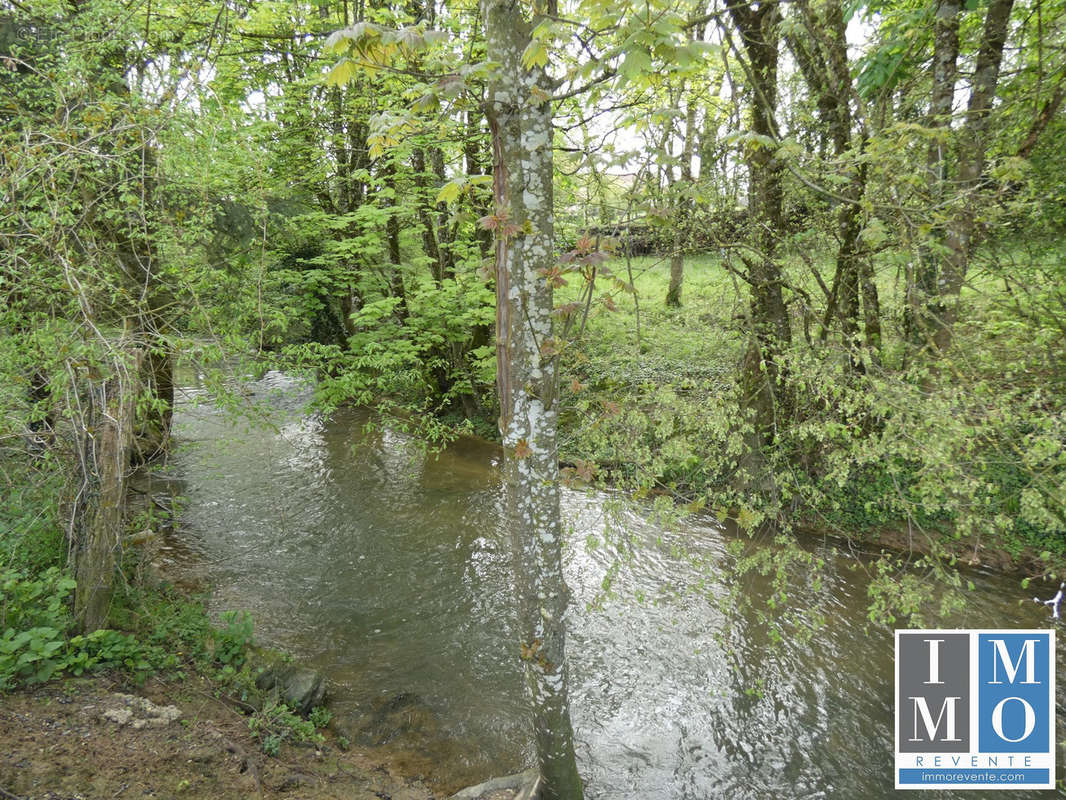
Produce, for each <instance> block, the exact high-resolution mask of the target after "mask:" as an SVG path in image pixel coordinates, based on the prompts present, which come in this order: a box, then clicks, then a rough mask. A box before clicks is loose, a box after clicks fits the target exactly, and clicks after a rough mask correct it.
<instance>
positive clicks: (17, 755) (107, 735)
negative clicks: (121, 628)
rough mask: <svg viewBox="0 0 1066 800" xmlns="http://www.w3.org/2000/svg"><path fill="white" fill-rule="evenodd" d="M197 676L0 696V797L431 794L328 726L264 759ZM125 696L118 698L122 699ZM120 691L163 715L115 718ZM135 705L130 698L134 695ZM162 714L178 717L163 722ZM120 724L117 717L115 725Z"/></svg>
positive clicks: (114, 680)
mask: <svg viewBox="0 0 1066 800" xmlns="http://www.w3.org/2000/svg"><path fill="white" fill-rule="evenodd" d="M220 694H223V693H221V691H220V689H219V687H218V685H217V684H215V683H213V682H212V681H210V680H209V679H208V678H206V677H205V676H203V675H196V674H194V675H189V676H187V677H185V678H183V679H180V680H168V679H165V678H163V677H153V678H151V679H149V680H148V681H147V682H146V683H145V684H144V685H143V686H133V685H130V684H129V682H128V681H127V680H126V679H125V677H124V676H122V675H121V674H117V673H108V674H102V675H96V676H92V677H86V678H72V677H68V678H64V679H62V680H57V681H52V682H50V683H47V684H45V685H43V686H37V687H35V688H31V689H24V690H21V691H18V692H15V693H13V694H10V695H7V696H5V697H4V698H3V702H2V703H0V796H2V797H4V798H7V800H10V799H11V798H19V800H74V798H79V799H80V798H124V797H130V798H132V797H166V798H177V797H180V798H190V800H200V799H201V798H202V800H218V798H238V797H248V798H274V797H285V798H290V799H291V798H297V797H298V798H301V800H333V799H336V800H342V799H343V800H379V799H380V798H384V797H388V798H391V800H432V798H434V797H441V796H446V795H441V794H439V793H436V794H435V792H434V790H433V789H431V788H430V787H429V786H428V785H426V784H425V783H423V782H422V781H420V780H417V779H414V778H408V777H403V776H400V775H396V774H394V773H393V772H391V771H390V770H389V768H388V767H387V766H386V765H384V764H383V763H382V762H381V761H380V760H379V759H377V758H375V757H374V756H373V755H372V754H369V753H367V752H366V751H363V750H360V749H359V748H356V747H353V748H350V749H345V743H344V742H343V741H342V740H341V739H340V738H339V737H338V736H337V735H336V734H335V733H333V732H332V731H329V730H326V731H324V735H323V740H322V741H321V742H320V743H318V744H317V745H305V746H297V745H291V744H288V743H282V744H281V745H280V748H279V751H278V753H277V755H276V756H267V755H266V754H264V753H263V752H262V751H261V749H260V743H259V741H258V740H257V738H256V736H255V735H254V734H253V732H252V730H251V729H250V728H249V724H248V719H249V718H248V717H247V716H246V715H245V714H243V713H242V712H241V711H240V710H237V709H235V708H234V707H233V706H232V704H230V703H227V702H226V701H225V700H223V699H221V698H220ZM123 695H125V696H126V697H123ZM129 696H134V697H138V698H146V699H147V700H148V701H150V703H151V704H153V705H152V706H151V707H150V708H155V709H168V713H166V714H157V715H151V714H150V715H148V716H146V717H144V719H145V721H146V724H143V725H138V720H137V713H136V711H135V712H134V717H133V719H131V720H130V721H128V722H126V723H125V724H120V722H121V720H122V719H123V717H124V716H125V714H123V713H121V712H122V711H123V709H127V708H128V707H130V706H131V703H130V701H129V700H128V699H126V698H128V697H129ZM134 705H137V704H136V703H135V704H134ZM170 717H176V718H174V719H170ZM116 720H118V721H116Z"/></svg>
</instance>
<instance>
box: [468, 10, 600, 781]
mask: <svg viewBox="0 0 1066 800" xmlns="http://www.w3.org/2000/svg"><path fill="white" fill-rule="evenodd" d="M482 11H483V16H484V19H485V30H486V39H487V49H488V53H487V54H488V59H489V61H492V62H495V63H496V64H498V65H499V66H498V68H497V69H496V71H495V73H494V75H493V79H492V80H491V82H490V85H489V89H488V99H487V104H486V111H487V115H488V118H489V124H490V127H491V130H492V135H493V151H494V152H493V155H494V165H493V166H494V183H493V186H494V197H495V205H496V207H495V212H494V214H493V215H492V219H493V223H492V224H493V226H494V227H495V228H496V235H497V239H496V297H497V329H496V337H497V369H498V388H499V393H500V408H501V413H500V432H501V434H502V436H503V442H504V447H505V453H506V456H505V476H506V490H507V503H506V511H507V519H506V521H507V524H508V526H509V529H510V531H511V533H512V536H513V543H514V553H515V588H516V592H517V595H518V605H519V619H520V636H521V642H520V654H521V657H522V659H523V662H524V668H525V673H526V680H527V685H528V688H529V693H530V700H531V710H532V722H533V731H534V738H535V742H536V750H537V760H538V763H539V768H540V772H541V777H542V783H543V786H542V790H541V797H542V798H545V799H546V800H547V799H548V798H560V799H564V798H565V800H575V799H576V798H580V797H581V796H582V789H581V780H580V777H579V776H578V773H577V766H576V763H575V759H574V745H573V730H572V726H571V722H570V710H569V699H568V677H567V662H566V656H565V639H566V636H565V614H566V609H567V605H568V600H569V592H568V590H567V587H566V583H565V581H564V580H563V573H562V524H561V518H560V511H559V481H558V477H559V467H558V453H557V449H556V426H557V409H556V403H555V398H556V391H555V383H556V375H555V359H554V349H553V347H552V317H551V312H552V290H551V287H550V286H549V285H548V283H547V282H546V281H545V279H544V276H545V274H546V273H547V271H548V270H549V269H550V268H551V267H552V266H553V264H554V263H555V246H554V231H553V219H552V167H553V164H552V122H551V105H550V102H547V101H546V100H545V99H544V98H546V97H547V96H548V94H549V93H550V86H549V83H548V80H547V76H546V75H545V74H544V71H543V70H542V69H538V68H527V67H525V66H524V65H523V63H522V53H523V51H524V50H525V48H526V45H527V44H528V43H529V40H530V39H529V35H530V30H531V23H530V21H529V20H527V19H526V18H525V16H524V15H523V13H522V12H521V9H520V6H519V4H518V3H516V2H513V0H511V1H509V0H483V2H482ZM534 90H536V91H534Z"/></svg>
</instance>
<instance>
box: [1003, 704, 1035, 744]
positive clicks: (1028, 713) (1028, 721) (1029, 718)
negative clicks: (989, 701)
mask: <svg viewBox="0 0 1066 800" xmlns="http://www.w3.org/2000/svg"><path fill="white" fill-rule="evenodd" d="M1011 700H1017V701H1018V702H1019V703H1021V704H1022V705H1023V706H1025V733H1023V734H1022V735H1021V736H1019V737H1018V738H1017V739H1012V738H1010V737H1009V736H1007V734H1005V733H1004V732H1003V706H1005V705H1006V704H1007V703H1009V702H1010V701H1011ZM1035 727H1036V712H1035V711H1034V710H1033V707H1032V706H1031V705H1029V703H1027V702H1026V701H1025V700H1023V699H1022V698H1020V697H1004V698H1003V699H1002V700H1000V701H999V702H998V703H996V707H995V708H993V709H992V729H993V730H994V731H995V732H996V736H998V737H999V738H1000V739H1002V740H1003V741H1005V742H1020V741H1022V740H1024V739H1027V738H1029V734H1030V733H1032V732H1033V728H1035Z"/></svg>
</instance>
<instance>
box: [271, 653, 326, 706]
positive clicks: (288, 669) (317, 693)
mask: <svg viewBox="0 0 1066 800" xmlns="http://www.w3.org/2000/svg"><path fill="white" fill-rule="evenodd" d="M255 685H256V686H257V687H258V688H259V689H261V690H262V691H264V692H271V691H273V692H277V696H278V700H279V701H280V702H282V703H284V704H285V705H287V706H288V707H289V708H291V709H292V710H293V711H295V712H296V713H298V714H307V713H308V712H309V711H310V710H311V709H312V708H314V707H315V706H320V705H322V701H323V700H324V699H325V697H326V679H325V677H324V676H323V675H322V673H320V672H316V671H315V670H313V669H309V668H307V667H299V666H293V665H290V666H286V665H277V666H273V667H267V669H266V670H264V671H263V673H262V674H261V675H260V676H259V677H258V678H256V681H255Z"/></svg>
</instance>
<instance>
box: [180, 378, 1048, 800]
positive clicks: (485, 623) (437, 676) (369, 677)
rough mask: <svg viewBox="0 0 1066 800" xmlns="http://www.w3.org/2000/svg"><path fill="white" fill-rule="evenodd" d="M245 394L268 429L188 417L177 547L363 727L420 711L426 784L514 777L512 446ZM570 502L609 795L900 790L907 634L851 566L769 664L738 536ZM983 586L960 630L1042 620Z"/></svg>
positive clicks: (983, 578) (1012, 591)
mask: <svg viewBox="0 0 1066 800" xmlns="http://www.w3.org/2000/svg"><path fill="white" fill-rule="evenodd" d="M248 391H249V392H250V395H251V398H252V399H259V400H261V399H263V398H269V401H270V403H271V404H272V411H271V415H270V416H271V418H272V421H273V425H274V427H273V428H269V429H268V428H263V427H258V426H254V425H250V424H248V423H244V422H234V421H233V420H230V419H227V418H226V417H225V416H223V415H222V414H220V413H219V412H217V411H215V410H214V409H212V408H211V407H210V406H208V405H206V404H203V403H201V404H200V405H195V404H194V403H193V402H192V401H196V400H199V401H203V400H204V395H203V391H202V390H201V389H200V388H198V387H196V386H195V385H193V386H190V387H187V388H186V390H185V391H184V392H183V395H182V396H183V397H185V398H187V400H186V402H184V403H182V404H181V405H180V406H179V408H178V411H177V415H176V428H175V437H176V439H177V440H178V442H179V447H178V449H177V456H176V462H177V467H178V469H179V470H180V472H181V475H182V477H183V478H184V479H185V481H186V488H185V491H186V495H187V503H186V505H185V507H184V510H183V516H182V531H181V533H180V541H179V542H178V545H180V546H184V547H186V548H187V552H186V555H185V556H183V558H184V559H186V560H188V559H193V558H194V559H195V560H197V562H198V564H199V565H200V567H199V568H201V569H205V570H206V571H207V572H208V573H209V575H210V578H211V580H212V582H213V584H214V586H215V587H216V588H215V595H214V598H213V603H214V606H215V607H216V608H217V609H226V608H242V609H248V610H250V611H251V612H252V613H253V615H254V617H255V619H256V624H257V636H258V637H259V638H260V639H261V640H265V641H267V642H269V643H271V644H274V645H276V646H280V647H283V648H286V649H288V650H290V651H292V652H293V653H295V654H297V655H298V656H299V657H301V658H305V659H306V660H307V661H309V662H310V663H312V664H313V665H315V666H317V667H319V668H322V669H324V670H325V671H326V672H327V673H328V674H330V675H331V676H332V678H333V681H334V683H335V684H336V685H338V686H339V687H340V690H341V691H340V696H339V699H338V701H337V703H336V706H337V708H338V709H339V711H340V713H341V714H345V715H347V716H348V717H349V718H351V719H352V720H354V722H353V724H356V725H359V724H369V723H367V720H368V719H369V720H371V721H373V719H374V713H375V712H374V709H375V708H381V707H383V705H382V704H385V706H387V704H388V703H389V702H393V701H395V700H396V698H398V697H405V696H410V697H415V698H417V702H418V704H419V705H418V707H419V709H421V711H420V712H419V713H420V714H422V715H423V717H421V719H423V722H422V723H421V724H420V726H419V727H418V729H417V730H415V729H410V730H401V729H396V730H393V731H392V734H394V735H393V736H392V738H391V739H389V741H388V744H387V746H388V747H389V748H391V752H393V753H394V754H400V755H402V756H403V758H406V759H408V761H407V762H405V763H407V764H408V765H409V766H410V768H411V769H421V768H423V767H425V768H426V769H431V770H432V772H433V774H434V775H436V777H437V779H438V780H439V781H440V782H441V783H442V784H444V785H451V786H454V785H455V784H457V783H462V782H476V781H477V780H479V779H482V778H484V777H487V776H488V775H489V774H493V773H500V772H505V771H513V770H516V769H518V768H519V767H520V766H522V765H523V763H524V762H526V761H527V760H528V759H529V756H530V745H529V741H528V737H527V735H526V732H525V731H526V726H525V723H524V720H525V712H524V697H523V693H522V681H521V677H520V675H519V673H518V666H517V664H516V661H515V658H514V656H513V654H514V650H515V648H514V641H515V635H514V630H515V626H514V612H513V609H512V603H511V597H512V589H511V579H510V556H509V552H510V551H509V548H510V543H509V537H508V534H507V532H506V531H503V530H501V527H500V524H499V520H500V509H501V508H502V494H501V487H500V484H499V477H498V474H497V472H496V469H495V468H496V467H497V466H498V463H499V453H498V451H497V450H496V448H494V447H493V446H491V445H488V444H486V443H482V442H476V441H463V442H460V443H457V444H456V445H455V446H453V447H451V448H449V450H447V451H445V452H444V453H442V454H440V455H439V456H436V457H435V456H425V455H424V454H422V453H421V452H420V451H419V450H418V448H416V447H413V446H411V444H410V443H409V442H408V441H407V440H406V439H405V438H404V437H403V436H402V435H400V434H398V433H396V432H395V431H391V430H389V429H387V428H386V429H382V428H380V427H377V428H376V429H374V430H366V429H365V423H366V422H368V421H369V420H370V417H369V416H368V415H367V414H366V413H365V412H361V411H352V410H342V411H339V412H337V413H336V414H334V415H333V417H332V418H329V419H325V418H322V417H320V416H317V415H313V414H311V415H308V414H304V413H303V412H302V411H301V408H302V407H303V405H304V403H305V402H306V401H307V399H308V398H309V390H308V388H307V386H306V385H305V384H302V383H300V382H299V381H294V380H293V379H291V378H287V377H286V376H284V375H280V374H279V373H268V374H267V376H265V377H264V378H263V379H262V380H261V381H258V382H254V383H253V384H251V386H250V388H249V390H248ZM562 497H563V507H564V516H565V519H566V521H567V524H568V526H569V528H570V529H571V530H572V535H571V537H570V544H569V547H568V548H567V550H566V553H565V564H564V567H565V571H566V577H567V582H568V584H569V585H570V587H571V590H572V592H573V594H574V604H573V606H572V610H571V612H570V614H569V640H568V647H569V653H570V657H571V673H572V695H573V700H572V705H573V712H572V713H573V717H574V724H575V730H576V737H577V746H578V751H579V758H580V759H581V762H582V763H581V768H582V773H583V775H584V776H585V778H586V781H587V783H588V796H589V797H590V798H602V799H603V800H622V799H623V798H625V799H626V800H630V799H631V798H636V797H640V798H652V799H653V800H657V799H658V798H662V799H663V800H668V799H670V800H672V799H674V798H677V799H678V800H686V799H689V798H691V800H704V798H707V797H712V796H718V795H721V796H728V797H731V798H734V797H735V798H740V799H743V798H752V799H753V800H754V799H755V798H758V799H759V800H762V799H763V798H818V797H840V798H854V797H863V798H877V797H885V798H887V797H890V796H891V797H894V796H895V792H894V790H893V789H892V785H893V784H892V773H891V761H892V747H893V737H892V703H893V692H892V685H891V681H892V675H893V670H892V637H891V632H890V631H887V630H885V629H883V628H878V627H871V626H868V625H867V621H866V616H865V604H866V597H867V594H866V578H865V576H864V574H863V571H862V570H861V569H851V567H852V566H854V564H855V563H856V562H854V561H851V560H849V559H847V558H844V557H842V556H838V555H835V554H832V553H830V552H829V551H826V553H825V555H826V567H825V570H824V575H823V581H822V585H821V588H817V587H815V586H814V584H813V583H812V582H811V581H809V580H807V579H806V577H805V576H803V575H801V574H797V575H795V576H794V578H795V580H794V581H793V584H794V586H793V589H792V594H791V595H790V598H791V599H790V602H791V603H792V608H791V610H792V611H794V612H797V613H798V614H799V615H800V616H802V615H803V614H804V613H807V612H809V611H811V610H816V611H818V612H820V613H821V614H823V615H824V616H825V617H826V619H827V620H828V625H827V627H826V628H824V629H823V630H821V631H819V632H818V633H817V634H816V635H815V637H814V638H813V639H811V640H809V641H805V640H803V639H802V638H801V637H796V638H792V637H786V639H785V640H784V641H783V642H782V643H781V644H780V645H779V646H777V647H774V648H771V647H770V646H769V644H770V635H769V631H768V629H767V626H766V623H765V621H762V620H760V618H759V617H758V615H757V614H756V613H754V612H753V611H752V610H751V609H747V608H738V607H734V606H732V605H730V604H729V603H728V602H727V597H728V594H729V592H730V590H731V589H734V588H739V589H740V590H741V591H742V592H743V593H745V594H748V595H758V594H761V593H762V592H764V591H765V590H766V588H767V586H766V584H765V582H764V581H763V580H762V579H760V578H758V577H751V576H747V577H745V578H743V579H739V578H738V577H737V576H736V574H735V572H734V571H733V562H732V559H731V557H730V556H729V555H728V553H727V549H726V546H727V542H728V536H727V535H726V534H725V533H723V532H722V531H721V530H719V529H717V528H715V527H714V526H712V525H709V524H707V523H706V521H701V520H689V521H687V522H684V523H682V524H681V525H678V526H675V527H674V528H673V529H670V530H663V529H660V528H657V527H655V526H654V525H653V524H652V523H650V522H649V521H648V520H647V519H646V518H645V517H644V516H642V514H641V513H640V512H639V510H638V509H635V508H633V507H632V506H627V505H625V504H624V503H619V502H618V501H617V499H616V498H613V497H610V496H607V495H587V494H583V493H577V492H573V491H564V492H563V495H562ZM593 545H595V546H593ZM809 546H810V547H813V548H817V547H820V546H821V545H820V544H819V543H817V542H811V543H810V545H809ZM189 553H192V555H189ZM617 562H622V563H621V565H620V566H619V565H618V563H617ZM608 574H611V575H613V576H614V582H613V591H614V595H613V597H609V598H607V599H606V600H604V598H603V597H602V587H603V582H604V579H605V577H606V576H608ZM974 580H975V583H977V584H978V590H977V591H976V592H975V593H974V594H973V596H972V602H971V603H970V604H969V606H968V607H967V608H966V610H965V611H964V613H963V614H961V615H960V616H959V617H958V618H957V619H956V620H952V622H954V623H956V624H959V625H966V626H970V627H1015V626H1018V627H1039V626H1041V625H1042V624H1044V622H1045V620H1046V617H1045V615H1043V614H1042V613H1041V610H1040V609H1038V608H1036V607H1035V606H1033V605H1032V604H1031V603H1030V604H1028V605H1018V604H1017V603H1016V602H1015V601H1016V600H1017V598H1018V594H1019V593H1018V590H1017V586H1016V582H1015V581H1013V580H1011V579H1008V578H1004V577H1002V576H997V575H994V574H982V573H975V575H974ZM738 582H739V583H738ZM1064 685H1066V681H1062V680H1060V681H1059V686H1060V687H1063V686H1064ZM382 719H383V720H386V721H385V722H381V723H379V724H389V723H387V715H385V717H382ZM429 720H432V724H430V722H429ZM400 728H402V726H400ZM434 731H435V733H434ZM397 757H399V756H397ZM420 764H421V765H423V767H420V766H418V765H420ZM426 765H428V766H426ZM973 794H974V796H975V797H976V796H978V795H977V794H976V793H973ZM939 796H940V797H944V798H945V800H946V798H948V797H961V796H965V795H964V794H954V795H953V794H951V793H946V794H941V795H939ZM1018 796H1021V795H1018ZM1034 796H1035V795H1034Z"/></svg>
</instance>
